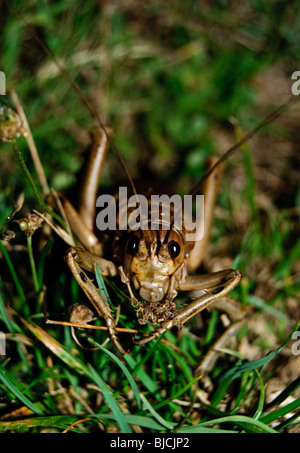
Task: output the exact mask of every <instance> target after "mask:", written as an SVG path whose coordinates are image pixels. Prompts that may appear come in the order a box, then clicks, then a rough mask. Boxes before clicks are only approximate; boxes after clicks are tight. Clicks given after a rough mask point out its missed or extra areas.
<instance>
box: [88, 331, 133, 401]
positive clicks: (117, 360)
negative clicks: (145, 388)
mask: <svg viewBox="0 0 300 453" xmlns="http://www.w3.org/2000/svg"><path fill="white" fill-rule="evenodd" d="M92 343H93V344H95V345H96V346H97V347H98V348H99V349H100V350H101V351H103V352H104V353H105V354H107V355H108V356H109V357H111V358H112V359H113V360H114V362H115V363H116V364H117V365H118V366H119V367H120V368H121V370H122V371H123V373H124V374H125V376H126V378H127V380H128V382H129V384H130V385H131V388H132V390H133V393H134V395H135V398H136V401H137V405H138V408H139V409H140V408H141V398H140V392H139V389H138V387H137V385H136V383H135V381H134V379H133V377H132V375H131V374H130V372H129V371H128V369H127V368H126V366H125V365H124V363H122V362H121V360H120V359H119V358H118V357H117V356H116V355H115V354H113V353H112V352H111V351H109V350H108V349H106V348H104V347H103V346H101V345H100V344H99V343H97V342H95V341H94V340H93V341H92Z"/></svg>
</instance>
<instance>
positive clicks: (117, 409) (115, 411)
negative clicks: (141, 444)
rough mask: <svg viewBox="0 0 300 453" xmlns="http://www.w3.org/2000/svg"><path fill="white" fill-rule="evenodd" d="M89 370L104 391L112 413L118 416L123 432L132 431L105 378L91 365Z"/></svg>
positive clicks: (117, 419)
mask: <svg viewBox="0 0 300 453" xmlns="http://www.w3.org/2000/svg"><path fill="white" fill-rule="evenodd" d="M89 371H90V374H91V376H92V377H93V380H94V382H95V383H96V384H97V385H98V387H99V388H100V389H101V391H102V393H103V397H104V398H105V400H106V402H107V404H108V406H109V408H110V409H111V411H112V413H113V414H114V415H115V417H116V421H117V423H118V425H119V427H120V429H121V431H122V432H123V433H132V430H131V428H130V426H129V425H128V423H127V421H126V419H125V417H124V414H123V412H122V411H121V409H120V406H119V405H118V403H117V401H116V400H115V398H114V397H113V395H112V394H111V392H110V390H109V389H108V387H107V385H106V384H105V382H104V381H103V379H102V378H101V377H100V376H99V374H98V373H97V371H96V370H95V369H94V368H93V367H92V366H91V365H89Z"/></svg>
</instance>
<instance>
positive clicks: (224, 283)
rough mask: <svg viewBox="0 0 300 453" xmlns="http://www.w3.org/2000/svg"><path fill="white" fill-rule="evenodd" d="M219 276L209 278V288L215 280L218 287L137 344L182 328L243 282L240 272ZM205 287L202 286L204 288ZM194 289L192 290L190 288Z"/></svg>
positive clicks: (180, 310) (220, 273)
mask: <svg viewBox="0 0 300 453" xmlns="http://www.w3.org/2000/svg"><path fill="white" fill-rule="evenodd" d="M216 274H219V275H218V276H217V277H216V275H214V274H213V278H210V277H209V276H208V280H209V284H208V285H206V287H207V286H213V285H212V280H213V279H214V282H215V285H214V286H216V285H218V284H219V285H221V286H217V287H215V288H214V289H211V290H209V291H206V292H205V294H203V295H202V296H200V297H198V298H197V299H195V300H193V301H192V302H190V303H189V304H188V305H187V306H186V307H184V308H182V309H179V310H177V311H175V312H174V316H173V317H172V318H170V319H169V320H167V321H164V322H162V323H161V325H160V326H159V327H157V328H156V329H155V330H154V331H153V332H152V333H151V334H149V335H147V336H146V337H145V338H142V339H141V340H134V342H135V343H136V344H144V343H147V342H148V341H151V340H152V339H154V338H157V337H158V336H160V335H161V334H162V333H164V332H165V331H166V330H169V329H171V328H172V327H174V326H178V327H179V326H181V325H182V324H184V323H185V322H186V321H187V320H188V319H190V318H192V317H193V316H195V315H196V314H197V313H199V312H200V311H202V310H204V309H205V308H207V307H208V306H209V305H210V304H212V303H213V302H214V301H216V300H217V299H219V298H221V297H223V296H225V295H226V294H228V293H229V292H230V291H231V290H232V289H233V288H235V287H236V286H237V285H238V284H239V283H240V281H241V277H242V274H241V272H240V271H238V270H229V271H222V272H217V273H216ZM201 284H203V285H204V284H205V282H203V280H202V282H201ZM203 287H204V286H202V288H203ZM190 289H192V288H190Z"/></svg>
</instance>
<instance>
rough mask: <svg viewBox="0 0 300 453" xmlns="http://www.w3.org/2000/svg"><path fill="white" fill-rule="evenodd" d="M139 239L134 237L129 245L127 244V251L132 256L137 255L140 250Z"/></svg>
mask: <svg viewBox="0 0 300 453" xmlns="http://www.w3.org/2000/svg"><path fill="white" fill-rule="evenodd" d="M139 242H140V241H139V238H137V237H133V238H131V239H129V241H128V244H127V251H128V252H129V253H130V255H132V256H133V255H135V254H136V253H137V251H138V249H139Z"/></svg>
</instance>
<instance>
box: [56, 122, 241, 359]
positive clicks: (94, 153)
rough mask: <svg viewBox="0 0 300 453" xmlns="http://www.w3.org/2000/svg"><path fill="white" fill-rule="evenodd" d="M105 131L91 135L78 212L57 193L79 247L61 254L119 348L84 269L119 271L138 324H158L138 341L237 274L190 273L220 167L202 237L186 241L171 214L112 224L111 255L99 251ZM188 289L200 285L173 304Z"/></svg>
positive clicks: (216, 294) (198, 306)
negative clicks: (149, 222)
mask: <svg viewBox="0 0 300 453" xmlns="http://www.w3.org/2000/svg"><path fill="white" fill-rule="evenodd" d="M106 134H107V132H106V131H103V130H101V129H97V130H96V131H95V132H94V133H93V135H92V147H91V151H90V153H89V156H88V160H87V166H86V171H85V177H84V182H83V186H82V191H81V197H80V203H79V210H78V212H77V211H76V210H75V209H74V207H73V206H72V205H71V203H70V202H69V201H68V200H67V199H66V198H65V197H64V196H63V195H62V194H58V196H59V200H60V202H61V205H62V207H63V210H64V212H65V215H66V217H67V219H68V222H69V224H70V227H71V229H72V231H73V232H74V234H75V235H76V237H77V238H78V240H79V241H80V243H81V244H82V245H83V247H84V248H82V247H71V248H70V249H69V250H68V251H67V253H66V256H65V259H66V262H67V264H68V266H69V268H70V270H71V272H72V273H73V275H74V277H75V279H76V281H77V282H78V283H79V285H80V286H81V288H82V289H83V290H84V292H85V294H86V295H87V297H88V298H89V299H90V301H91V302H92V304H93V306H94V307H95V309H96V311H97V313H98V315H99V316H101V317H103V318H104V319H105V321H106V324H107V328H108V330H109V333H110V336H111V338H112V340H113V341H114V343H115V344H116V346H117V348H118V349H119V351H120V352H121V353H124V352H125V351H124V349H123V347H122V346H121V344H120V342H119V339H118V333H117V330H116V323H115V320H114V318H113V317H112V312H111V309H110V307H109V304H108V303H107V302H106V301H105V299H104V298H103V297H102V296H101V294H100V292H99V290H98V289H97V288H96V287H95V286H94V284H93V283H92V281H91V280H90V278H89V277H88V275H87V274H86V273H85V272H84V271H83V269H85V270H87V271H90V272H93V271H94V266H95V265H96V266H98V268H99V270H100V272H101V274H102V275H105V276H110V277H115V276H117V275H119V276H120V277H121V280H122V282H123V283H125V284H126V285H127V287H128V290H129V294H130V298H131V302H132V305H133V306H134V307H135V308H136V311H137V317H138V320H139V322H140V324H145V323H146V321H150V322H151V323H152V324H153V325H156V324H158V323H159V325H158V326H156V328H155V330H154V331H153V332H152V333H151V334H150V335H146V336H145V337H144V338H142V339H140V340H137V339H134V343H136V344H140V345H141V344H144V343H146V342H148V341H150V340H152V339H154V338H157V337H158V336H159V335H161V334H162V333H163V332H165V331H166V330H168V329H170V328H172V327H173V326H181V325H182V324H183V323H185V322H186V321H187V320H188V319H189V318H191V317H192V316H194V315H195V314H196V313H198V312H200V311H201V310H203V309H204V308H206V307H207V306H208V305H210V304H211V303H212V302H214V301H215V300H216V299H218V298H221V297H223V296H224V295H226V294H227V293H228V292H229V291H231V290H232V289H233V288H234V287H235V286H236V285H238V284H239V282H240V280H241V273H240V272H239V271H238V270H231V269H230V270H224V271H221V272H216V273H212V274H208V275H190V274H191V273H192V272H193V271H195V270H196V269H197V268H198V267H199V265H200V262H201V260H202V257H203V252H204V249H205V246H206V241H207V238H208V234H209V229H210V223H211V218H212V209H213V204H214V199H215V195H216V189H217V185H218V179H219V176H220V167H218V170H217V171H216V172H214V173H213V174H212V175H211V176H210V177H209V178H208V179H207V181H206V184H205V187H204V206H205V214H204V218H205V226H204V237H203V238H202V240H200V241H198V240H197V239H198V238H197V237H196V238H195V241H193V242H192V241H186V230H185V228H183V229H182V230H178V229H177V228H176V225H175V224H174V222H173V220H172V217H171V219H170V222H169V223H166V221H163V222H162V221H161V220H160V222H161V225H160V226H159V229H156V230H151V229H145V230H137V231H132V230H131V229H130V228H128V229H127V230H126V231H120V230H119V229H118V228H117V229H116V231H115V232H113V238H112V241H113V243H112V253H113V255H112V259H107V258H105V257H104V256H103V250H104V249H105V244H103V243H102V242H101V240H99V239H98V238H97V236H96V234H95V233H94V229H95V228H94V225H95V213H96V197H97V189H98V184H99V179H100V175H101V169H102V166H103V163H104V160H105V156H106V152H107V149H108V145H109V142H108V138H107V135H106ZM147 192H148V193H147ZM150 193H155V186H153V187H152V186H151V187H149V186H148V187H147V190H146V192H145V195H146V196H148V198H149V194H150ZM156 193H157V192H156ZM128 213H130V210H128ZM191 290H203V292H204V293H203V294H202V295H201V296H200V297H197V298H196V299H195V300H193V301H192V302H190V303H189V304H187V305H186V306H185V307H184V308H181V309H177V308H176V303H175V299H176V295H177V292H178V291H191Z"/></svg>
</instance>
